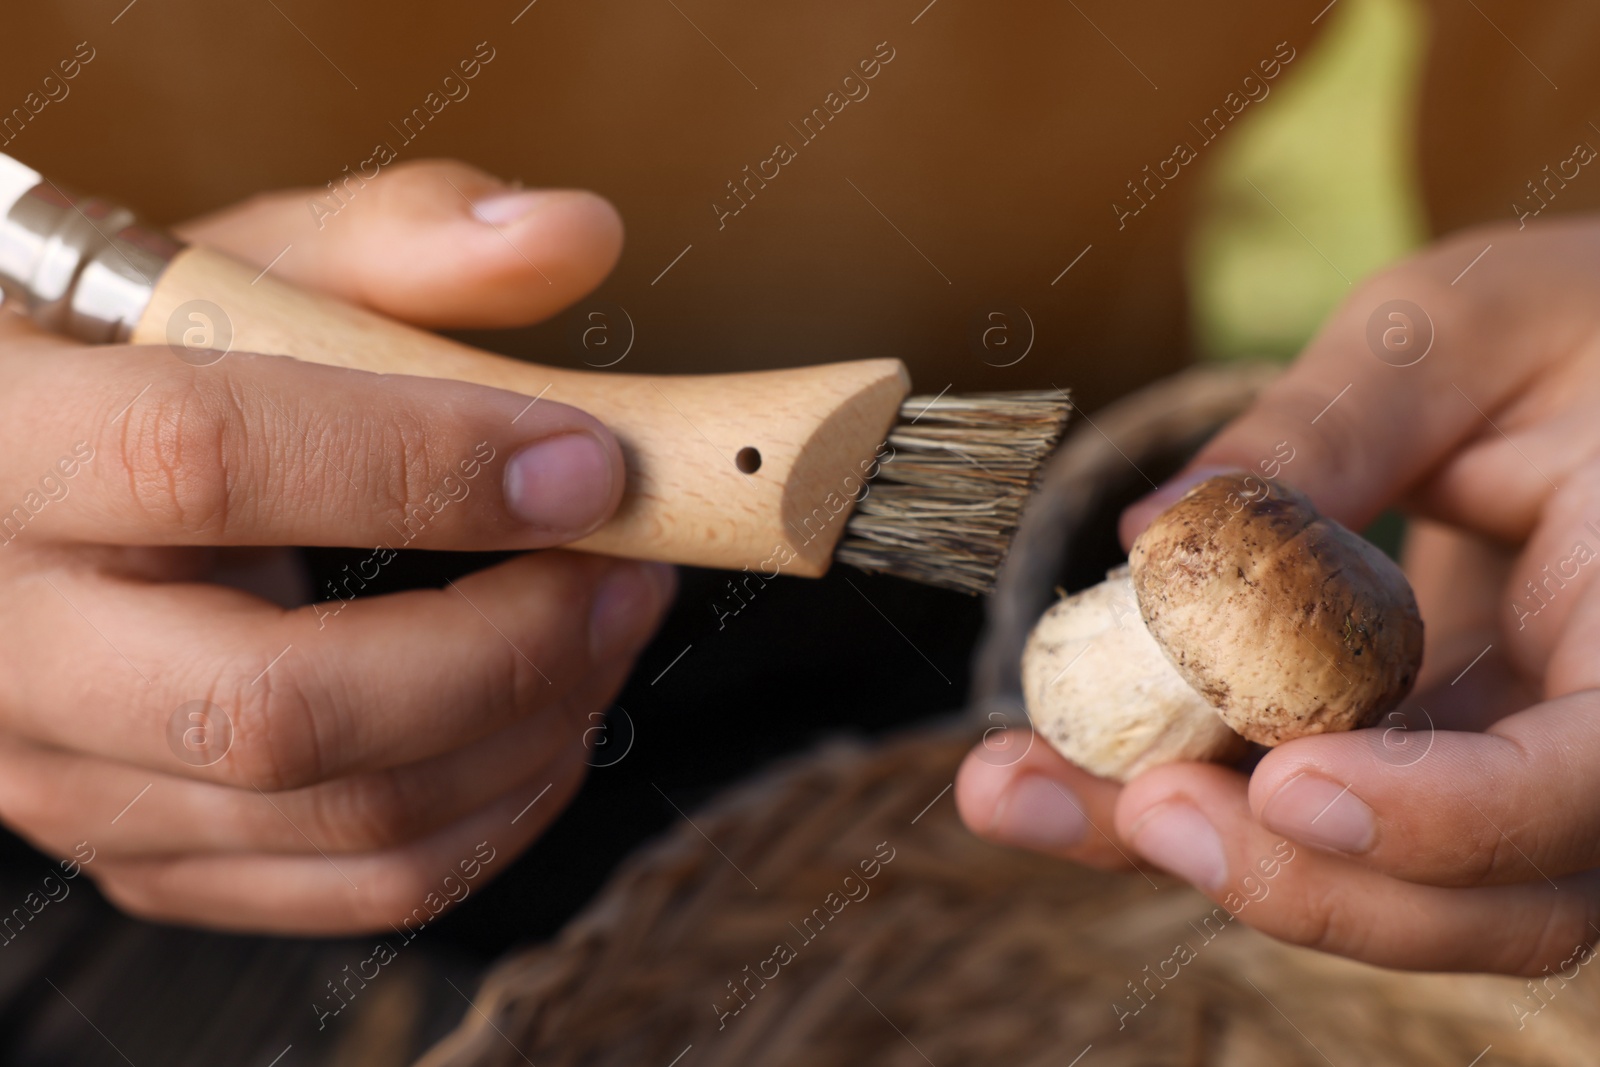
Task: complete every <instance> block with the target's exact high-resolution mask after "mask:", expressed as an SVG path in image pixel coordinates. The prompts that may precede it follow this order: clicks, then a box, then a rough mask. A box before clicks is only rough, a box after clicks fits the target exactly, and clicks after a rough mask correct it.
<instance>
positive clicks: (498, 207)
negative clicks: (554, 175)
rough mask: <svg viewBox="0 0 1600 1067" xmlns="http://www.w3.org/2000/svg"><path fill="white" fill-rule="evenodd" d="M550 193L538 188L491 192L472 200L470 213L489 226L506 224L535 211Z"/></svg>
mask: <svg viewBox="0 0 1600 1067" xmlns="http://www.w3.org/2000/svg"><path fill="white" fill-rule="evenodd" d="M549 198H550V194H549V193H547V192H544V191H543V190H539V189H512V190H509V191H507V192H503V193H491V194H489V195H488V196H485V197H482V198H481V199H478V200H474V201H473V202H472V213H473V214H474V215H476V216H478V219H479V221H481V222H487V223H488V224H489V225H490V226H508V225H510V224H511V223H513V222H516V221H517V220H518V219H520V218H523V217H524V216H527V215H531V214H532V213H533V212H535V211H537V210H538V209H539V207H540V205H541V204H543V203H544V202H545V201H547V200H548V199H549Z"/></svg>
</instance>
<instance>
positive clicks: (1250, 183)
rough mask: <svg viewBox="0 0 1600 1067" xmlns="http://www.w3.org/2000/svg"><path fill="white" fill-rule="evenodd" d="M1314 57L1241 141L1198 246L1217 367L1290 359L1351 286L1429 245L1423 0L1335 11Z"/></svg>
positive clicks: (1202, 342) (1207, 337) (1229, 138)
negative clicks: (1418, 158) (1419, 100)
mask: <svg viewBox="0 0 1600 1067" xmlns="http://www.w3.org/2000/svg"><path fill="white" fill-rule="evenodd" d="M1323 18H1324V19H1325V20H1326V21H1327V22H1329V23H1330V24H1329V25H1327V26H1326V27H1325V32H1324V34H1323V36H1322V37H1321V39H1319V40H1318V41H1317V42H1316V44H1315V46H1314V47H1313V49H1311V50H1310V51H1309V52H1308V53H1307V54H1305V55H1303V56H1302V57H1300V59H1299V62H1297V63H1295V64H1294V65H1293V66H1292V67H1291V68H1289V70H1288V72H1287V73H1286V75H1285V77H1284V78H1283V80H1282V81H1281V83H1279V85H1278V86H1277V87H1275V88H1274V89H1273V91H1272V98H1270V99H1269V100H1268V101H1267V102H1266V105H1267V106H1265V107H1263V108H1261V109H1259V110H1257V109H1254V108H1252V109H1251V110H1252V111H1253V112H1254V113H1253V114H1252V115H1250V116H1249V117H1248V118H1247V120H1246V121H1242V122H1241V123H1240V124H1239V126H1238V127H1237V128H1236V129H1233V130H1230V131H1229V132H1228V134H1227V135H1226V138H1225V140H1224V142H1223V143H1221V144H1219V145H1218V148H1219V150H1220V152H1219V154H1218V157H1217V159H1216V161H1215V168H1214V169H1213V170H1212V172H1211V173H1210V175H1209V177H1208V184H1207V188H1206V190H1205V193H1204V194H1203V202H1202V210H1201V213H1200V221H1199V222H1198V224H1197V225H1196V227H1195V232H1194V233H1193V234H1192V235H1191V238H1190V246H1189V278H1190V293H1191V300H1192V301H1193V305H1194V306H1193V312H1194V322H1195V328H1196V333H1197V341H1198V345H1199V349H1200V351H1201V352H1202V353H1203V355H1204V356H1205V357H1207V358H1213V359H1233V358H1264V357H1266V358H1277V359H1285V360H1286V359H1288V358H1290V357H1292V356H1293V355H1295V353H1297V352H1298V351H1299V350H1300V348H1301V347H1302V346H1303V345H1304V344H1305V343H1306V342H1307V341H1308V340H1310V339H1311V337H1312V335H1313V334H1314V333H1315V332H1316V330H1317V327H1318V326H1319V325H1320V324H1321V323H1322V321H1323V320H1324V319H1325V318H1326V317H1327V316H1328V313H1329V312H1331V311H1332V310H1333V309H1334V308H1335V307H1336V306H1337V305H1338V303H1339V302H1340V301H1341V300H1343V299H1344V297H1345V296H1346V294H1348V293H1349V292H1350V287H1351V285H1352V284H1353V283H1355V282H1358V281H1360V280H1361V278H1363V277H1364V276H1365V275H1367V274H1369V273H1371V272H1372V271H1373V270H1375V269H1377V268H1378V267H1381V266H1383V265H1384V264H1386V263H1389V262H1391V261H1393V260H1395V259H1397V258H1399V257H1400V256H1403V255H1404V254H1405V253H1406V252H1408V251H1410V250H1411V249H1413V248H1416V247H1417V246H1418V245H1420V244H1421V243H1422V242H1423V241H1424V240H1425V239H1426V237H1427V233H1426V226H1425V222H1424V214H1423V208H1422V201H1421V195H1420V192H1419V187H1418V183H1417V173H1416V164H1415V153H1414V151H1413V143H1412V130H1413V128H1414V123H1415V117H1416V97H1417V85H1418V80H1419V75H1420V73H1421V64H1422V61H1423V58H1424V45H1425V40H1426V15H1425V13H1424V12H1423V11H1422V9H1421V7H1420V4H1419V3H1418V0H1336V4H1335V6H1333V7H1332V8H1331V9H1330V10H1329V11H1327V12H1326V13H1325V14H1324V16H1323Z"/></svg>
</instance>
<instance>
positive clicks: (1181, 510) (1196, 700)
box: [1022, 474, 1422, 781]
mask: <svg viewBox="0 0 1600 1067" xmlns="http://www.w3.org/2000/svg"><path fill="white" fill-rule="evenodd" d="M1421 659H1422V618H1421V616H1420V615H1419V614H1418V613H1417V604H1416V600H1415V598H1414V597H1413V596H1412V594H1411V586H1410V584H1409V583H1407V581H1406V579H1405V576H1404V575H1403V574H1402V573H1401V572H1400V568H1399V567H1397V566H1395V564H1394V563H1393V562H1392V561H1391V560H1390V559H1389V558H1388V557H1387V556H1385V555H1384V554H1383V553H1382V552H1380V551H1379V550H1378V549H1377V548H1375V547H1373V546H1372V545H1371V544H1370V543H1368V542H1367V541H1365V540H1363V539H1362V538H1361V537H1359V536H1357V535H1356V534H1354V533H1352V532H1350V531H1349V530H1347V529H1346V528H1345V527H1343V526H1340V525H1339V524H1338V523H1336V522H1334V521H1333V520H1331V519H1327V518H1324V517H1323V516H1321V515H1319V514H1318V513H1317V511H1316V508H1315V507H1313V506H1312V504H1311V502H1310V501H1309V500H1308V499H1307V498H1306V497H1305V496H1303V495H1302V494H1300V493H1298V492H1295V491H1294V490H1292V489H1289V488H1287V487H1284V486H1281V485H1277V484H1274V483H1272V482H1267V481H1264V480H1262V479H1260V478H1257V477H1255V476H1254V475H1247V474H1224V475H1218V476H1217V477H1214V478H1210V479H1208V480H1206V481H1204V482H1201V483H1200V484H1199V485H1197V486H1195V487H1194V488H1193V489H1191V490H1190V491H1189V492H1188V494H1187V495H1185V496H1184V497H1183V498H1182V499H1181V500H1179V501H1177V502H1176V503H1175V504H1173V505H1172V506H1171V507H1170V508H1168V509H1167V510H1166V511H1164V512H1162V513H1161V514H1160V515H1159V516H1158V517H1157V518H1156V519H1155V521H1154V522H1152V523H1151V524H1150V527H1149V528H1148V529H1147V530H1145V532H1144V533H1143V534H1141V535H1140V536H1139V538H1138V540H1136V541H1135V542H1134V543H1133V551H1132V552H1131V553H1129V558H1128V565H1127V566H1125V567H1119V568H1117V569H1115V570H1113V571H1111V572H1110V573H1109V574H1108V575H1107V576H1106V580H1105V581H1104V582H1102V583H1101V584H1099V585H1097V586H1094V587H1093V588H1091V589H1086V590H1084V591H1083V592H1081V593H1078V594H1076V595H1074V596H1070V597H1066V598H1065V599H1063V600H1061V601H1060V602H1058V603H1057V604H1055V605H1054V606H1053V607H1051V608H1050V610H1049V611H1047V612H1046V613H1045V614H1044V616H1043V617H1042V618H1041V619H1040V620H1039V622H1038V623H1037V624H1036V625H1035V626H1034V628H1033V632H1032V633H1031V634H1030V635H1029V637H1028V643H1027V647H1026V648H1025V650H1024V651H1023V656H1022V683H1023V694H1024V698H1025V700H1026V703H1027V707H1028V714H1029V717H1030V718H1031V719H1032V720H1033V723H1034V725H1035V727H1036V728H1037V729H1038V730H1039V732H1040V733H1041V734H1043V735H1044V737H1045V738H1046V739H1047V740H1048V741H1049V742H1050V743H1051V744H1052V745H1054V746H1055V748H1056V749H1057V750H1058V751H1059V752H1060V753H1061V754H1062V755H1063V756H1066V757H1067V758H1068V759H1070V760H1071V761H1072V762H1074V763H1076V764H1078V765H1079V766H1081V767H1083V768H1085V769H1086V770H1089V771H1091V772H1092V773H1094V774H1097V775H1100V776H1102V777H1105V778H1114V779H1117V780H1119V781H1127V780H1128V779H1130V778H1132V777H1134V776H1135V775H1137V774H1139V773H1140V772H1141V771H1143V770H1145V769H1146V768H1148V767H1152V766H1155V765H1157V764H1161V763H1171V762H1175V761H1178V760H1227V759H1232V758H1236V757H1237V756H1239V755H1242V754H1243V752H1244V750H1245V742H1246V741H1254V742H1256V743H1258V744H1261V745H1267V746H1273V745H1279V744H1282V743H1283V742H1285V741H1288V740H1291V739H1293V738H1296V737H1303V736H1306V735H1307V734H1317V733H1326V732H1330V731H1336V730H1352V729H1356V728H1358V727H1362V726H1370V725H1372V724H1373V723H1375V722H1376V721H1377V720H1378V718H1379V717H1380V716H1382V715H1383V714H1384V712H1386V711H1389V710H1390V709H1392V708H1393V707H1394V706H1395V705H1396V704H1398V703H1399V702H1400V701H1401V700H1403V699H1405V696H1406V694H1407V693H1409V692H1410V691H1411V686H1412V684H1413V683H1414V682H1415V681H1416V677H1417V668H1418V665H1419V663H1420V661H1421Z"/></svg>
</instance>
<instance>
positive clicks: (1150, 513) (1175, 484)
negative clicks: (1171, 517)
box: [1118, 467, 1245, 544]
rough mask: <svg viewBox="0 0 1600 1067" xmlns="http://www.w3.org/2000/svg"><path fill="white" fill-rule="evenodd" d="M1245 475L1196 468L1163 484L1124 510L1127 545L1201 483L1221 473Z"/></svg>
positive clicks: (1236, 471) (1232, 469) (1229, 470)
mask: <svg viewBox="0 0 1600 1067" xmlns="http://www.w3.org/2000/svg"><path fill="white" fill-rule="evenodd" d="M1243 473H1245V472H1244V471H1242V470H1241V469H1240V468H1238V467H1196V468H1195V469H1193V470H1190V471H1185V472H1184V473H1182V474H1180V475H1178V476H1177V477H1175V478H1172V479H1171V480H1169V481H1167V482H1164V483H1162V484H1161V486H1160V487H1159V488H1157V489H1154V490H1152V491H1150V492H1149V493H1147V494H1145V495H1144V496H1142V497H1140V498H1139V499H1138V500H1136V501H1134V502H1133V503H1132V504H1129V505H1128V507H1127V510H1125V511H1123V513H1122V521H1121V522H1120V523H1119V524H1118V526H1119V532H1120V533H1121V534H1122V540H1123V543H1124V544H1131V543H1132V542H1133V539H1134V538H1135V537H1138V536H1139V535H1140V534H1141V533H1143V532H1144V528H1145V527H1146V526H1149V525H1150V522H1151V520H1153V519H1154V518H1155V517H1156V516H1157V515H1159V514H1161V513H1162V512H1163V511H1166V510H1167V509H1168V508H1169V507H1171V506H1172V505H1173V504H1176V503H1177V502H1178V501H1179V500H1182V499H1183V496H1184V494H1185V493H1187V492H1188V491H1189V490H1191V489H1193V488H1194V487H1195V486H1197V485H1199V484H1200V483H1201V482H1203V481H1206V480H1207V479H1208V478H1215V477H1216V476H1217V475H1219V474H1243Z"/></svg>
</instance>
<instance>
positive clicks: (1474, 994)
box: [417, 719, 1600, 1067]
mask: <svg viewBox="0 0 1600 1067" xmlns="http://www.w3.org/2000/svg"><path fill="white" fill-rule="evenodd" d="M983 729H984V727H983V726H982V725H980V724H977V723H974V722H972V721H971V720H970V719H969V720H968V722H967V723H965V724H962V725H960V726H956V727H953V728H946V729H943V730H938V729H935V730H929V731H924V732H920V733H917V734H913V735H910V736H906V737H903V738H901V739H899V740H898V741H895V742H891V743H889V744H885V745H878V746H874V747H871V748H868V747H865V746H861V745H855V744H842V743H836V744H834V745H831V746H828V747H826V748H824V749H822V750H820V751H817V752H814V753H812V754H810V755H808V756H806V757H804V758H802V759H800V760H797V761H795V762H794V763H792V764H790V765H789V766H788V767H786V768H782V769H778V770H774V771H769V772H768V773H766V774H764V775H762V776H761V777H760V778H758V779H756V780H754V781H752V782H751V783H749V784H747V785H746V786H744V787H743V788H740V789H736V790H734V791H731V792H729V793H727V794H724V795H723V796H722V797H721V798H719V799H718V800H717V801H716V802H715V803H714V804H712V805H711V806H710V807H709V808H707V809H705V810H702V811H691V812H690V813H689V818H690V819H692V820H693V824H692V825H690V824H689V823H687V822H685V823H682V824H680V825H679V826H678V828H677V829H676V830H675V831H674V832H673V833H672V834H671V835H669V836H668V837H666V838H665V839H663V840H661V841H660V842H658V843H657V844H655V845H654V846H652V847H651V848H649V849H648V850H647V851H645V852H644V853H642V854H640V855H638V856H637V857H635V859H634V860H633V861H632V862H631V863H630V864H629V865H628V866H627V867H626V868H625V869H624V870H623V871H622V872H621V873H619V874H618V876H617V877H616V878H615V879H613V881H612V883H611V884H610V886H609V887H608V888H607V889H606V890H605V891H604V892H603V893H602V894H601V895H600V897H599V898H598V899H597V900H596V901H595V902H594V903H593V904H592V905H591V906H590V907H589V908H588V909H587V910H586V911H585V912H584V913H583V914H582V915H580V916H579V917H578V918H577V919H576V920H574V921H573V922H572V923H571V924H570V925H569V926H568V927H567V929H566V930H565V931H564V933H563V934H562V936H561V938H560V939H559V940H557V941H556V942H555V943H553V944H550V945H547V946H542V947H539V948H535V949H532V950H529V951H526V952H523V953H521V954H519V955H516V956H512V957H510V958H508V959H506V960H505V961H503V962H502V963H501V964H500V965H499V966H498V967H497V968H496V969H495V970H494V971H493V972H491V973H490V974H489V976H488V977H487V978H486V979H485V981H484V983H483V986H482V987H481V988H480V989H479V990H478V992H477V994H476V996H475V1000H474V1004H475V1010H472V1011H468V1012H466V1013H465V1014H464V1016H463V1019H462V1022H461V1025H460V1027H459V1028H458V1029H457V1030H456V1031H455V1033H454V1034H452V1035H451V1036H450V1037H449V1038H447V1039H446V1040H445V1041H444V1042H442V1043H440V1044H439V1045H438V1046H436V1047H435V1048H434V1049H433V1050H432V1052H430V1053H429V1054H428V1055H427V1056H425V1057H424V1058H423V1059H422V1060H421V1061H419V1063H418V1065H417V1067H520V1065H522V1064H525V1063H536V1064H538V1065H539V1067H579V1065H582V1067H613V1065H614V1067H638V1065H640V1064H655V1065H660V1067H666V1065H668V1064H675V1065H676V1067H744V1065H748V1064H760V1065H762V1067H856V1065H861V1067H925V1065H926V1064H930V1063H931V1064H935V1065H937V1067H992V1065H994V1064H1015V1065H1018V1067H1068V1065H1070V1064H1073V1063H1081V1065H1082V1067H1090V1065H1097V1067H1210V1065H1217V1067H1289V1065H1294V1067H1326V1065H1327V1064H1338V1065H1341V1067H1342V1065H1346V1064H1350V1065H1354V1064H1385V1065H1387V1064H1405V1065H1408V1067H1468V1065H1469V1064H1473V1063H1478V1064H1480V1065H1482V1067H1488V1065H1489V1064H1523V1065H1548V1067H1579V1065H1586V1064H1592V1063H1593V1062H1594V1060H1595V1051H1594V1050H1595V1049H1596V1048H1597V1047H1600V1012H1597V1011H1596V1008H1597V1006H1600V987H1597V986H1596V984H1595V981H1594V979H1593V978H1592V977H1591V976H1587V975H1582V974H1581V973H1578V972H1579V971H1580V968H1579V967H1577V966H1574V967H1573V968H1572V969H1571V971H1569V972H1568V974H1567V976H1566V977H1567V979H1568V980H1565V981H1564V980H1562V978H1561V977H1560V976H1552V977H1551V978H1550V979H1549V980H1548V983H1544V982H1541V983H1538V984H1537V992H1538V996H1537V997H1536V996H1535V994H1534V993H1533V992H1531V991H1530V988H1531V987H1530V986H1529V984H1528V983H1527V982H1526V981H1525V980H1523V979H1519V978H1509V977H1491V976H1485V975H1441V974H1407V973H1402V972H1397V971H1385V970H1380V969H1378V968H1376V967H1369V966H1366V965H1364V964H1359V963H1353V962H1351V961H1349V960H1344V959H1340V958H1337V957H1333V956H1326V955H1322V954H1320V953H1316V952H1312V951H1310V950H1307V949H1297V948H1292V947H1290V946H1287V945H1284V944H1281V943H1279V942H1276V941H1273V940H1271V939H1270V938H1268V937H1266V936H1265V935H1262V934H1258V933H1256V932H1255V931H1254V930H1252V929H1250V928H1249V927H1248V926H1246V925H1245V923H1244V921H1243V919H1237V918H1230V917H1229V916H1228V914H1227V913H1226V912H1225V911H1223V910H1221V909H1220V908H1217V907H1216V906H1214V905H1213V904H1212V903H1211V902H1210V901H1209V900H1207V899H1205V898H1204V897H1202V896H1201V895H1200V894H1199V893H1197V892H1195V891H1194V890H1193V889H1190V888H1189V887H1188V886H1185V885H1181V884H1179V883H1177V882H1174V881H1172V880H1170V879H1167V878H1165V877H1162V876H1160V875H1151V876H1150V877H1148V878H1147V877H1145V876H1144V875H1142V874H1137V873H1121V874H1108V873H1102V872H1098V871H1092V870H1088V869H1086V868H1082V867H1077V866H1074V865H1072V864H1067V863H1063V862H1061V861H1059V860H1054V859H1050V858H1048V857H1045V856H1041V855H1036V854H1032V853H1026V852H1021V851H1018V850H1014V849H1007V848H1000V847H997V846H994V845H990V844H987V843H985V842H983V841H980V840H979V839H978V838H976V837H974V836H973V835H972V834H971V833H970V832H969V831H968V830H967V829H966V828H965V827H964V826H962V825H961V823H960V822H959V820H958V819H957V817H956V813H955V807H954V804H953V801H952V799H951V797H950V796H949V794H948V793H947V792H945V790H946V788H947V787H948V785H949V783H950V781H951V780H952V778H953V776H954V774H955V771H956V767H957V765H958V763H959V762H960V760H961V758H962V757H963V756H964V755H965V754H966V753H967V751H968V749H969V747H970V746H971V745H972V744H973V743H974V742H976V741H977V739H978V738H979V737H980V736H982V733H983ZM996 755H997V756H998V755H1000V753H997V754H996ZM891 853H892V857H893V858H892V859H890V860H889V861H887V862H882V863H880V864H879V867H878V870H877V875H876V877H874V878H871V879H870V880H868V879H866V878H864V877H863V871H862V869H861V866H860V865H861V863H862V861H863V860H873V859H874V858H878V859H881V858H882V857H883V856H886V855H890V854H891ZM1283 855H1285V856H1287V857H1288V858H1287V859H1286V860H1285V863H1286V865H1288V866H1292V865H1293V863H1294V862H1295V859H1294V854H1293V851H1292V849H1290V850H1289V851H1287V852H1285V853H1284V854H1283ZM1280 858H1282V857H1281V856H1280ZM869 869H870V868H869ZM1279 869H1280V870H1281V869H1282V868H1281V867H1280V868H1279ZM852 875H853V876H855V877H854V879H853V880H852V879H850V878H848V876H852ZM852 887H853V888H852ZM1263 891H1264V892H1267V893H1270V892H1272V891H1273V885H1272V883H1271V881H1270V879H1266V880H1263V881H1259V882H1258V886H1257V892H1256V896H1257V899H1262V898H1261V896H1260V894H1261V892H1263ZM847 895H852V899H850V900H848V901H846V900H845V897H846V896H847ZM819 915H820V917H821V918H820V919H819V918H817V916H819ZM791 924H792V925H791ZM801 927H803V929H801ZM783 945H787V946H792V951H793V958H791V959H789V960H787V961H786V962H783V963H781V965H780V964H779V963H777V962H776V959H777V958H779V954H778V953H777V949H776V946H783ZM1179 946H1183V948H1185V949H1187V955H1185V954H1184V953H1182V952H1180V951H1179ZM1519 1010H1520V1012H1522V1013H1523V1014H1519ZM724 1013H726V1014H724ZM1519 1023H1520V1024H1522V1025H1519ZM1490 1046H1492V1049H1493V1050H1492V1052H1490V1053H1489V1054H1488V1055H1487V1056H1483V1053H1484V1050H1485V1049H1486V1048H1488V1047H1490ZM1091 1049H1092V1051H1090V1050H1091ZM1086 1052H1087V1054H1085V1053H1086ZM1480 1056H1482V1058H1481V1059H1475V1058H1474V1057H1480ZM675 1057H681V1058H678V1059H675ZM1079 1057H1081V1059H1079Z"/></svg>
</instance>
